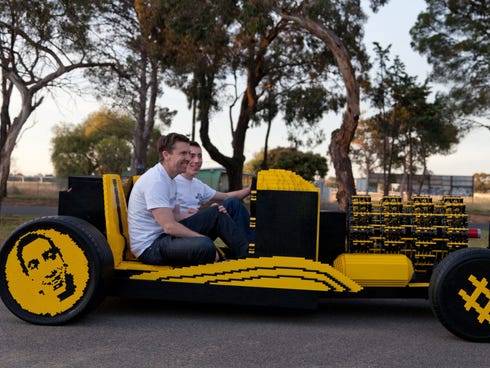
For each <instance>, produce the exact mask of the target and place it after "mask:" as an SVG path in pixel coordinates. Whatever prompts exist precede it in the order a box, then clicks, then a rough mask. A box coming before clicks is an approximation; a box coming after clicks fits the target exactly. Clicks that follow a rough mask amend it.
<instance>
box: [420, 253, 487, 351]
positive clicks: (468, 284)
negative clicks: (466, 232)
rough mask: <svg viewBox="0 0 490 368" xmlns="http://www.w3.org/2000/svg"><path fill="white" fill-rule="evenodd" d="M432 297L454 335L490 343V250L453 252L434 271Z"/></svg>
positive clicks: (433, 308) (433, 302) (437, 313)
mask: <svg viewBox="0 0 490 368" xmlns="http://www.w3.org/2000/svg"><path fill="white" fill-rule="evenodd" d="M429 300H430V303H431V306H432V310H433V312H434V314H435V315H436V317H437V318H438V319H439V321H440V322H441V323H442V325H443V326H444V327H446V328H447V329H448V330H449V331H450V332H452V333H453V334H454V335H456V336H458V337H460V338H462V339H465V340H469V341H475V342H490V250H489V249H484V248H464V249H460V250H457V251H455V252H453V253H451V254H449V255H448V256H447V257H446V258H445V259H443V260H442V262H441V263H440V264H439V265H438V266H437V267H436V269H435V270H434V273H433V274H432V277H431V280H430V286H429Z"/></svg>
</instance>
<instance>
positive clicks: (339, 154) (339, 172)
mask: <svg viewBox="0 0 490 368" xmlns="http://www.w3.org/2000/svg"><path fill="white" fill-rule="evenodd" d="M279 14H280V15H281V16H282V17H283V18H284V19H287V20H292V21H294V22H296V23H297V24H298V25H299V26H300V27H303V28H305V29H306V30H308V31H309V32H311V33H312V34H313V35H315V36H316V37H318V38H319V39H321V40H322V41H323V42H324V43H325V45H326V47H327V48H328V49H329V50H330V51H331V52H332V53H333V55H334V57H335V60H336V62H337V65H338V67H339V71H340V74H341V76H342V79H343V81H344V84H345V89H346V95H347V106H346V110H345V112H344V114H343V116H342V125H341V127H340V129H336V130H334V131H333V132H332V137H331V142H330V146H329V152H330V156H331V158H332V162H333V165H334V167H335V176H336V178H337V182H338V185H339V190H338V192H337V201H338V203H339V208H340V209H341V210H344V211H345V210H346V209H347V205H348V202H349V200H350V198H351V197H352V195H355V194H356V189H355V185H354V176H353V175H352V165H351V160H350V158H349V151H350V144H351V142H352V139H353V138H354V133H355V131H356V128H357V123H358V121H359V115H360V108H359V85H358V83H357V81H356V77H355V72H354V68H353V67H352V64H351V62H350V57H349V54H348V52H347V49H346V48H345V46H344V44H343V43H342V41H341V40H340V39H339V38H338V37H337V35H335V34H334V33H333V32H332V31H331V30H329V29H327V28H325V26H324V25H322V24H320V23H318V22H316V21H314V20H312V19H310V18H308V17H306V16H303V15H301V16H298V15H295V16H291V15H288V14H285V13H283V12H280V11H279Z"/></svg>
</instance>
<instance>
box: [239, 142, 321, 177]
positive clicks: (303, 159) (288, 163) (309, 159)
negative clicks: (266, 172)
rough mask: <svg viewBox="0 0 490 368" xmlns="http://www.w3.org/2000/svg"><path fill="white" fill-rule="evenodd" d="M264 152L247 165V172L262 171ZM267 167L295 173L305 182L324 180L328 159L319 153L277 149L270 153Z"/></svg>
mask: <svg viewBox="0 0 490 368" xmlns="http://www.w3.org/2000/svg"><path fill="white" fill-rule="evenodd" d="M263 159H264V152H263V151H262V152H259V153H257V154H256V155H255V156H254V158H253V159H252V160H250V161H249V162H248V163H247V164H246V165H245V171H247V172H253V173H257V172H258V171H259V170H261V169H262V161H263ZM267 166H268V168H269V169H285V170H291V171H294V172H295V173H296V174H298V175H300V176H301V177H303V178H304V179H305V180H308V181H313V180H314V179H315V178H316V177H320V178H323V177H324V176H325V175H326V174H327V171H328V165H327V159H326V158H325V157H323V156H321V155H319V154H317V153H312V152H301V151H298V150H297V149H295V148H285V147H277V148H274V149H272V150H270V151H269V152H268V159H267Z"/></svg>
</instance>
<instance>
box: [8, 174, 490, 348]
mask: <svg viewBox="0 0 490 368" xmlns="http://www.w3.org/2000/svg"><path fill="white" fill-rule="evenodd" d="M135 180H137V177H134V178H128V179H125V180H123V179H122V178H121V177H120V176H119V175H114V174H107V175H103V176H84V177H70V178H69V181H68V189H67V190H65V191H61V192H60V194H59V208H58V215H57V216H49V217H41V218H38V219H34V220H32V221H29V222H27V223H25V224H22V225H21V226H19V227H18V228H17V229H15V230H14V231H13V232H12V234H11V235H10V236H9V237H8V238H7V239H6V240H5V242H4V243H3V245H2V247H1V249H0V296H1V298H2V300H3V302H4V304H5V305H6V306H7V308H8V309H9V310H10V311H11V312H12V313H13V314H15V315H16V316H18V317H19V318H21V319H23V320H25V321H27V322H31V323H34V324H43V325H59V324H64V323H67V322H69V321H71V320H73V319H74V318H78V317H80V316H82V315H83V314H85V313H87V312H89V311H90V310H92V309H93V308H94V307H96V306H97V305H98V304H99V303H100V302H101V301H102V300H103V298H104V296H106V295H114V296H121V297H135V298H147V299H160V300H161V299H164V300H179V301H196V302H212V303H231V304H233V303H237V304H253V305H259V306H273V307H291V308H315V307H316V306H317V305H318V303H320V302H321V301H322V300H325V299H328V298H347V297H356V298H377V297H383V298H428V299H429V300H430V303H431V306H432V309H433V311H434V313H435V315H436V316H437V318H438V319H439V320H440V322H441V323H442V324H443V325H444V326H445V327H446V328H447V329H448V330H449V331H451V332H452V333H454V334H455V335H457V336H459V337H461V338H463V339H467V340H471V341H483V342H488V341H490V287H489V285H488V281H489V280H490V249H484V248H471V247H468V236H471V235H472V231H469V229H468V216H467V214H466V213H465V205H464V202H463V199H462V198H458V197H451V196H446V197H443V198H442V199H441V200H439V201H438V202H433V200H432V198H431V197H428V196H419V197H415V198H413V199H412V200H411V201H410V202H402V200H401V198H398V197H383V198H382V199H381V200H379V201H378V202H375V201H372V200H371V197H369V196H354V197H353V198H352V199H351V201H350V205H349V209H348V211H346V212H343V211H324V210H321V206H320V193H319V189H318V188H317V187H315V186H314V185H313V184H311V183H310V182H307V181H305V180H304V179H302V178H301V177H300V176H298V175H296V174H295V173H293V172H290V171H286V170H263V171H260V172H259V173H258V174H257V177H256V178H255V179H254V180H253V183H252V190H251V197H250V214H251V218H250V226H251V227H252V228H253V230H254V231H255V243H251V244H249V250H248V255H247V257H246V258H244V259H237V260H234V259H229V260H227V261H226V262H216V263H211V264H203V265H195V266H186V267H173V266H163V265H162V266H155V265H147V264H143V263H142V262H140V261H139V260H138V259H136V258H135V257H134V256H133V255H132V254H131V252H130V247H129V236H128V224H127V199H128V196H129V195H130V191H131V187H132V184H133V183H134V181H135ZM217 244H218V245H217V246H218V248H220V251H221V253H222V254H224V255H225V254H226V249H221V248H222V247H223V245H219V242H217Z"/></svg>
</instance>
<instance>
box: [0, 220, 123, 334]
mask: <svg viewBox="0 0 490 368" xmlns="http://www.w3.org/2000/svg"><path fill="white" fill-rule="evenodd" d="M113 268H114V265H113V258H112V252H111V250H110V248H109V245H108V244H107V241H106V239H105V237H104V236H103V235H102V234H101V232H100V231H99V230H97V229H96V228H95V227H94V226H93V225H91V224H90V223H88V222H87V221H84V220H82V219H79V218H75V217H70V216H52V217H43V218H39V219H36V220H33V221H30V222H27V223H25V224H23V225H21V226H19V227H18V228H17V229H16V230H15V231H14V232H13V233H12V234H11V235H10V236H9V237H8V238H7V240H6V241H5V242H4V243H3V245H2V248H1V249H0V297H1V298H2V300H3V302H4V303H5V305H6V306H7V308H8V309H9V310H10V311H11V312H12V313H14V314H15V315H16V316H18V317H19V318H21V319H23V320H25V321H27V322H31V323H35V324H44V325H58V324H63V323H66V322H68V321H70V320H72V319H74V318H76V317H79V316H80V315H82V314H83V313H85V312H86V311H89V310H90V309H92V308H93V307H95V306H96V305H98V304H99V303H100V301H101V300H102V299H103V297H104V295H105V291H106V287H107V283H108V282H109V280H110V273H111V272H112V270H113Z"/></svg>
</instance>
